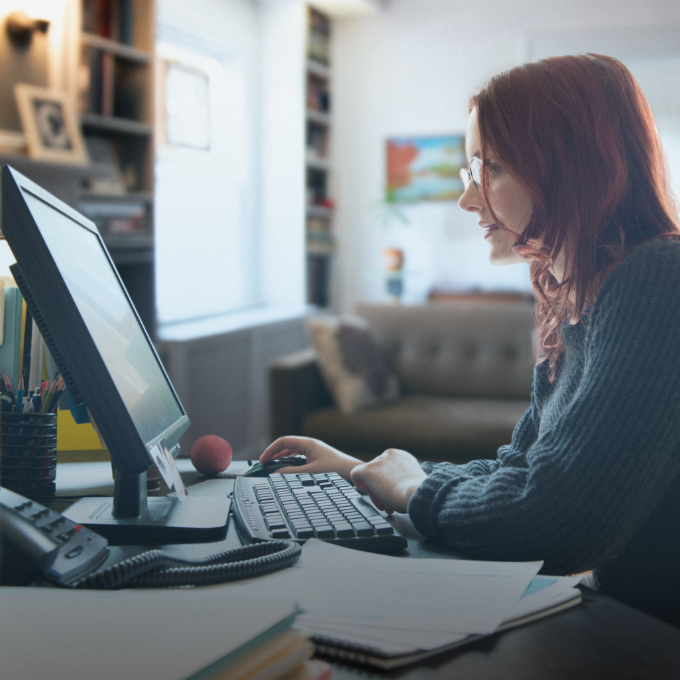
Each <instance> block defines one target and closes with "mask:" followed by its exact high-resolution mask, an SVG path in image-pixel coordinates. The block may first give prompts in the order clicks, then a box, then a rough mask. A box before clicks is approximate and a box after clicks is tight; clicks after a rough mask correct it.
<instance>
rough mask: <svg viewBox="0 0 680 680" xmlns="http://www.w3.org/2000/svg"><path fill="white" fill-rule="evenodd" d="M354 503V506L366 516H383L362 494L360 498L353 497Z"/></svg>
mask: <svg viewBox="0 0 680 680" xmlns="http://www.w3.org/2000/svg"><path fill="white" fill-rule="evenodd" d="M352 503H353V504H354V507H355V508H356V509H357V510H358V511H359V512H360V513H361V514H362V515H363V516H364V517H375V516H378V517H381V516H382V515H381V514H380V513H379V512H378V511H377V510H376V509H375V508H374V507H373V506H372V505H371V504H370V503H368V502H367V501H365V500H364V499H363V498H361V496H359V497H358V498H353V499H352Z"/></svg>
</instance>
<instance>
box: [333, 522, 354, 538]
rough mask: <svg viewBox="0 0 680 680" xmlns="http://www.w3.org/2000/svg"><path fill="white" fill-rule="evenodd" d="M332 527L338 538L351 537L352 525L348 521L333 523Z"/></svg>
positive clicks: (352, 534) (352, 532) (352, 533)
mask: <svg viewBox="0 0 680 680" xmlns="http://www.w3.org/2000/svg"><path fill="white" fill-rule="evenodd" d="M333 528H334V529H335V532H336V533H337V535H338V538H352V537H353V536H354V529H352V525H351V524H350V523H349V522H338V523H337V524H335V523H334V524H333Z"/></svg>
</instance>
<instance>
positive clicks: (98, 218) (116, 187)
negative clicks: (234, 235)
mask: <svg viewBox="0 0 680 680" xmlns="http://www.w3.org/2000/svg"><path fill="white" fill-rule="evenodd" d="M79 5H80V7H79V8H80V13H79V23H80V32H79V37H80V45H79V50H80V52H79V58H78V65H77V69H78V73H77V83H78V92H77V96H78V107H79V112H80V124H81V128H82V132H83V136H84V138H85V142H86V145H87V148H88V152H89V155H90V160H91V162H92V164H93V166H96V167H98V168H99V172H98V174H97V176H92V177H90V178H89V179H88V180H87V181H86V182H83V183H81V187H80V190H79V192H78V195H77V197H76V200H75V207H76V209H77V210H79V211H80V212H82V213H83V214H84V215H86V216H87V217H89V218H90V219H92V220H93V221H94V222H95V224H96V225H97V227H98V229H99V231H100V233H101V234H102V237H103V239H104V242H105V243H106V245H107V248H108V249H109V252H110V254H111V257H112V259H113V261H114V263H115V264H116V267H117V268H118V272H119V274H120V276H121V278H122V279H123V282H124V283H125V285H126V287H127V289H128V292H129V293H130V297H131V298H132V300H133V302H134V304H135V306H136V307H137V311H138V312H139V314H140V316H141V318H142V321H143V322H144V325H145V326H146V328H147V330H148V331H149V332H150V334H151V336H152V337H153V336H154V335H155V326H156V321H155V290H154V237H153V196H154V115H153V103H154V94H153V92H154V74H153V68H154V54H153V52H154V38H155V36H154V3H153V0H79Z"/></svg>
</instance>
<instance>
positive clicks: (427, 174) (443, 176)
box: [385, 134, 466, 203]
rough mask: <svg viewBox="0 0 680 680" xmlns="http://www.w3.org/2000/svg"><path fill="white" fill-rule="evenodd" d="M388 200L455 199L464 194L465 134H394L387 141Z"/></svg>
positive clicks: (399, 201) (403, 201) (400, 201)
mask: <svg viewBox="0 0 680 680" xmlns="http://www.w3.org/2000/svg"><path fill="white" fill-rule="evenodd" d="M385 156H386V166H387V167H386V170H387V186H386V190H385V199H386V200H387V202H388V203H405V202H415V201H453V200H456V199H458V198H459V197H460V196H461V194H462V193H463V183H462V182H461V181H460V169H461V168H462V167H464V166H465V165H466V162H465V136H464V135H462V134H460V135H441V136H438V137H393V138H390V139H388V140H387V144H386V154H385Z"/></svg>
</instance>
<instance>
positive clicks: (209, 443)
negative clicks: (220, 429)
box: [189, 434, 233, 475]
mask: <svg viewBox="0 0 680 680" xmlns="http://www.w3.org/2000/svg"><path fill="white" fill-rule="evenodd" d="M232 455H233V453H232V450H231V445H230V444H229V442H228V441H227V440H226V439H222V437H218V436H217V435H216V434H206V435H205V436H204V437H200V438H199V439H197V440H196V441H195V442H194V445H193V446H192V447H191V453H190V454H189V457H190V458H191V462H192V463H193V464H194V467H195V468H196V469H197V470H198V471H199V472H200V473H202V474H204V475H215V474H217V473H218V472H222V471H223V470H226V469H227V468H228V467H229V463H231V457H232Z"/></svg>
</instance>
